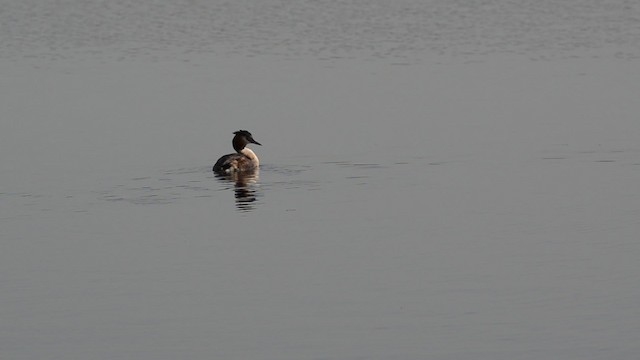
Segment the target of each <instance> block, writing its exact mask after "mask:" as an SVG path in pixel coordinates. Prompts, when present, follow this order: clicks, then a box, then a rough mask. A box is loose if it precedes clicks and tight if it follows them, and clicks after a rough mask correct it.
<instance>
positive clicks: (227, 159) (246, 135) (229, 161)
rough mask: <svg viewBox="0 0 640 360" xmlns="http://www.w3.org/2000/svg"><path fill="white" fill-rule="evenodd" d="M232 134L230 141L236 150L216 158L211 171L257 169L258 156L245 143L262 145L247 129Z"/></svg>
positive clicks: (230, 172) (231, 171)
mask: <svg viewBox="0 0 640 360" xmlns="http://www.w3.org/2000/svg"><path fill="white" fill-rule="evenodd" d="M234 134H235V136H234V137H233V141H232V143H233V149H234V150H235V151H236V152H235V153H233V154H227V155H224V156H223V157H221V158H220V159H218V161H217V162H216V164H215V165H213V172H215V173H219V174H232V173H249V172H254V171H256V170H258V168H259V167H260V160H259V159H258V156H257V155H256V154H255V153H254V152H253V151H252V150H251V149H249V148H248V147H246V146H247V144H256V145H260V146H262V144H260V143H259V142H257V141H255V140H254V139H253V135H251V133H250V132H248V131H247V130H238V131H236V132H234Z"/></svg>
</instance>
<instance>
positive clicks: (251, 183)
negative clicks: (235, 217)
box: [215, 169, 260, 211]
mask: <svg viewBox="0 0 640 360" xmlns="http://www.w3.org/2000/svg"><path fill="white" fill-rule="evenodd" d="M259 175H260V170H257V169H256V170H254V171H248V172H241V173H238V172H234V173H228V174H219V173H216V174H215V176H216V178H217V179H219V180H221V181H225V182H228V183H232V184H233V185H234V191H235V197H236V207H237V208H238V210H240V211H252V210H253V209H254V208H255V202H256V200H257V194H256V187H255V185H256V184H257V183H258V179H259Z"/></svg>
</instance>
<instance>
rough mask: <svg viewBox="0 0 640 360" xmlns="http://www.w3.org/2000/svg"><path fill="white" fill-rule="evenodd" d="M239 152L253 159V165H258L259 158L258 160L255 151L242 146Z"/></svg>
mask: <svg viewBox="0 0 640 360" xmlns="http://www.w3.org/2000/svg"><path fill="white" fill-rule="evenodd" d="M240 153H241V154H242V155H244V156H246V157H248V158H249V159H251V161H253V163H254V164H255V166H258V165H260V160H258V156H257V155H256V153H254V152H253V151H252V150H251V149H249V148H244V149H242V150H240Z"/></svg>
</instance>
